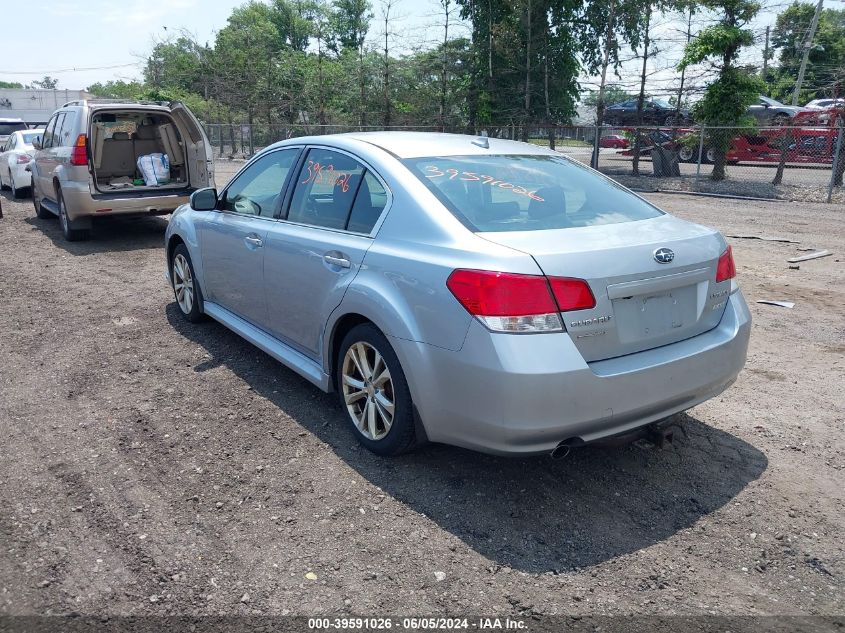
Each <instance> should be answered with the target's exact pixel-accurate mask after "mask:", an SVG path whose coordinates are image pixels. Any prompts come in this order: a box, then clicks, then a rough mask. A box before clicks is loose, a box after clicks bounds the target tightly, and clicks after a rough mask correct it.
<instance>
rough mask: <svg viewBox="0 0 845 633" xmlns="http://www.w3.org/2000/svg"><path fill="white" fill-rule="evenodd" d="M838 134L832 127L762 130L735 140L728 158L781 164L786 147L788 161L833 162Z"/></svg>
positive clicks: (806, 162) (827, 163) (738, 160)
mask: <svg viewBox="0 0 845 633" xmlns="http://www.w3.org/2000/svg"><path fill="white" fill-rule="evenodd" d="M836 137H837V131H836V130H835V129H831V128H797V127H796V128H787V129H782V130H781V129H778V130H760V131H759V132H757V134H753V135H751V134H743V135H740V136H737V137H736V138H734V139H732V140H731V148H730V150H728V153H727V158H728V160H729V161H731V162H734V163H738V162H752V163H778V162H780V160H781V155H782V154H783V150H784V147H785V149H786V162H788V163H801V164H821V165H825V164H826V165H830V164H831V163H833V154H834V152H835V151H836ZM828 169H829V168H828Z"/></svg>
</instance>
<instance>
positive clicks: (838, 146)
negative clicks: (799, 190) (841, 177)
mask: <svg viewBox="0 0 845 633" xmlns="http://www.w3.org/2000/svg"><path fill="white" fill-rule="evenodd" d="M843 132H845V125H840V126H839V134H837V135H836V149H835V150H833V166H832V169H831V170H830V184H829V185H828V186H827V203H828V204H830V201H831V199H832V198H833V185H834V184H835V182H836V172H837V171H838V169H839V161H840V160H841V154H842V133H843Z"/></svg>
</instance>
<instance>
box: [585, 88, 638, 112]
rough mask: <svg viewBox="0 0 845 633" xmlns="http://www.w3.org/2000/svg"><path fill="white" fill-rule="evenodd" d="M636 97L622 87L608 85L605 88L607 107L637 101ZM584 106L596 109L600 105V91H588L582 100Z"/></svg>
mask: <svg viewBox="0 0 845 633" xmlns="http://www.w3.org/2000/svg"><path fill="white" fill-rule="evenodd" d="M635 98H636V95H634V94H632V93H630V92H628V91H627V90H625V88H622V87H621V86H615V85H613V84H608V85H606V86H605V87H604V102H605V104H606V105H613V104H614V103H621V102H622V101H628V100H629V99H635ZM581 103H582V105H585V106H589V107H591V108H595V107H596V106H597V105H598V103H599V91H598V90H588V91H587V92H586V93H584V96H583V97H582V98H581Z"/></svg>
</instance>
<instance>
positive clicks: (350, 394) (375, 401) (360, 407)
mask: <svg viewBox="0 0 845 633" xmlns="http://www.w3.org/2000/svg"><path fill="white" fill-rule="evenodd" d="M379 359H381V360H379ZM385 372H386V374H385ZM335 376H336V377H337V393H338V399H339V400H340V404H341V407H342V408H343V410H344V412H345V414H346V419H347V420H348V421H349V422H350V424H352V426H353V427H354V433H355V437H356V438H357V439H358V441H359V442H360V443H361V444H362V445H363V446H364V447H365V448H367V449H368V450H370V451H372V452H373V453H375V454H376V455H382V456H393V455H401V454H402V453H407V452H409V451H411V450H413V449H414V447H415V446H416V444H417V438H416V429H415V424H414V405H413V402H412V401H411V392H410V390H409V389H408V382H407V380H406V379H405V373H404V372H403V371H402V366H401V365H400V364H399V359H398V358H397V356H396V352H394V351H393V347H391V345H390V342H389V341H388V340H387V338H386V337H385V336H384V334H382V333H381V332H380V331H379V330H378V328H377V327H375V326H374V325H372V324H370V323H364V324H361V325H357V326H355V327H354V328H352V330H350V331H349V333H348V334H347V335H346V336H344V337H343V341H342V342H341V344H340V351H339V353H338V357H337V367H336V373H335ZM356 396H357V397H356ZM362 400H363V402H362ZM391 403H392V407H393V411H392V412H391V411H390V409H389V406H391Z"/></svg>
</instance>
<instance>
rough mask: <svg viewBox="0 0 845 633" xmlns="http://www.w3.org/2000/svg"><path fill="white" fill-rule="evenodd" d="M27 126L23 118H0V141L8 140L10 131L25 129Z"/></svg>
mask: <svg viewBox="0 0 845 633" xmlns="http://www.w3.org/2000/svg"><path fill="white" fill-rule="evenodd" d="M28 128H29V126H28V125H27V124H26V123H25V122H24V120H23V119H3V118H0V143H5V142H6V141H8V140H9V136H11V134H12V132H17V131H19V130H26V129H28Z"/></svg>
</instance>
